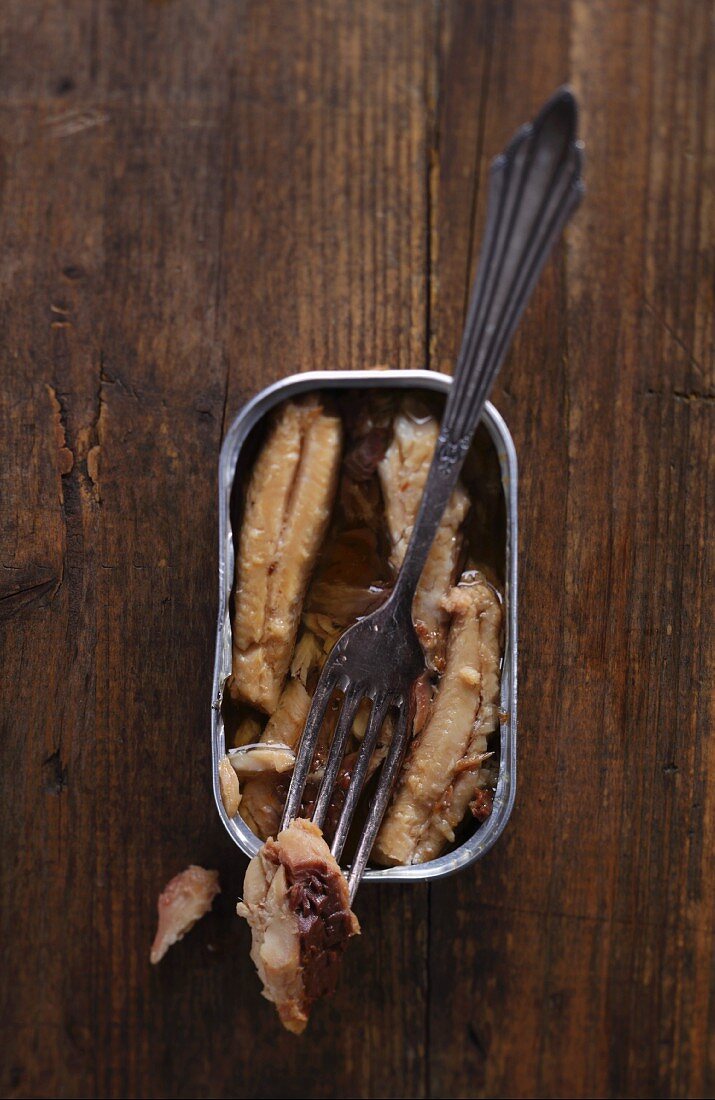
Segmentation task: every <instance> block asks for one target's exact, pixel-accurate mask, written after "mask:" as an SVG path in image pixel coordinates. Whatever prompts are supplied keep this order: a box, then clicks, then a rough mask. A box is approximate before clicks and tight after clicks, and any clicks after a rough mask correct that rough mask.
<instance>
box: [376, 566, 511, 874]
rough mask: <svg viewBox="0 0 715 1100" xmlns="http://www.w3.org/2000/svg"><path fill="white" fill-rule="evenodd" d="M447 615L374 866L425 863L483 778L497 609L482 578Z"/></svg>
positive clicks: (452, 596)
mask: <svg viewBox="0 0 715 1100" xmlns="http://www.w3.org/2000/svg"><path fill="white" fill-rule="evenodd" d="M444 607H445V610H446V612H447V613H448V614H451V616H452V619H451V624H450V630H449V636H448V640H447V661H446V668H445V671H444V673H443V675H442V678H441V680H440V682H439V686H438V688H437V693H436V696H435V698H434V701H433V703H432V708H431V711H430V715H429V718H428V720H427V723H426V725H425V727H424V729H423V731H422V733H421V734H420V735H418V736H417V738H416V739H415V741H414V743H413V747H412V749H411V751H410V754H409V757H408V759H407V761H406V763H405V766H404V768H403V771H402V775H401V778H400V784H399V787H398V789H397V791H396V793H395V796H394V798H393V801H392V803H391V805H390V807H389V808H388V811H387V814H386V815H385V820H384V822H383V824H382V828H381V829H380V832H379V834H378V837H377V841H376V842H375V847H374V849H373V853H372V856H373V859H375V860H376V861H377V862H378V863H383V864H387V865H393V864H398V863H424V862H426V861H427V860H429V859H434V858H435V857H436V856H438V855H439V853H440V852H441V851H442V850H443V848H444V847H445V846H446V844H447V843H448V842H449V841H451V840H453V839H454V829H455V828H456V827H457V825H458V824H459V823H460V821H461V820H462V818H463V817H464V815H465V814H466V812H467V809H468V806H469V802H470V800H471V799H473V798H474V797H475V794H476V791H477V789H478V788H479V786H480V784H482V785H483V784H484V782H485V777H486V775H488V773H485V774H482V771H483V769H482V767H481V765H482V764H483V763H484V761H485V760H486V759H487V758H488V757H489V755H491V754H489V753H488V752H487V734H489V733H491V732H492V730H494V729H496V727H497V724H498V720H499V710H498V708H499V682H500V658H501V630H502V610H501V605H500V603H499V599H498V597H497V595H496V593H495V592H494V590H493V589H492V588H491V586H490V585H488V584H487V582H486V581H485V580H484V578H483V577H482V576H481V574H478V573H470V574H465V576H464V577H463V578H462V582H461V583H460V584H459V585H458V586H457V587H456V588H453V589H452V590H451V592H450V593H449V595H448V597H447V598H446V599H445V601H444Z"/></svg>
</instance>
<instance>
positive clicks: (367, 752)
mask: <svg viewBox="0 0 715 1100" xmlns="http://www.w3.org/2000/svg"><path fill="white" fill-rule="evenodd" d="M576 123H577V109H576V101H575V99H574V97H573V95H572V93H571V92H570V91H569V90H568V89H567V88H561V89H559V91H557V92H556V94H555V95H554V96H553V97H552V98H551V99H550V100H549V101H548V102H547V103H546V104H545V106H544V107H543V108H542V110H541V111H540V112H539V114H538V115H537V116H536V118H535V119H534V121H533V122H532V123H530V124H528V125H526V126H523V127H522V128H521V129H520V130H519V131H517V133H516V134H515V136H514V137H513V139H512V141H511V142H510V143H509V145H508V146H507V148H506V149H505V150H504V152H503V153H502V154H501V155H500V156H499V157H497V158H496V159H495V160H494V161H493V163H492V166H491V172H490V184H489V198H488V204H487V219H486V227H485V235H484V245H483V248H482V253H481V256H480V261H479V268H478V271H477V275H476V278H475V281H474V286H473V288H472V295H471V299H470V303H469V309H468V312H467V321H466V326H465V331H464V336H463V338H462V346H461V348H460V352H459V358H458V360H457V365H456V368H455V371H454V379H453V382H452V386H451V389H450V392H449V397H448V399H447V403H446V406H445V410H444V416H443V418H442V424H441V428H440V434H439V438H438V440H437V444H436V446H435V452H434V457H433V459H432V464H431V466H430V469H429V473H428V476H427V482H426V485H425V490H424V494H423V497H422V501H421V504H420V510H419V513H418V515H417V519H416V522H415V525H414V528H413V530H412V535H411V538H410V543H409V546H408V548H407V553H406V554H405V558H404V561H403V563H402V568H401V569H400V572H399V575H398V577H397V580H396V582H395V587H394V588H393V590H392V593H391V595H390V597H389V598H388V600H387V601H386V602H385V603H384V604H383V605H382V606H381V607H380V608H378V610H377V611H374V612H373V613H372V614H371V615H368V616H366V617H365V618H364V619H361V620H360V621H359V622H357V623H355V625H354V626H351V627H350V628H349V629H348V630H346V631H345V633H344V634H343V635H342V637H341V638H340V639H339V640H338V642H337V643H336V644H335V646H334V647H333V649H332V651H331V653H330V655H329V657H328V659H327V661H326V663H325V665H324V667H323V671H322V673H321V675H320V679H319V681H318V685H317V688H316V691H315V695H314V696H313V700H312V704H311V707H310V713H309V715H308V719H307V722H306V724H305V729H304V731H303V737H302V740H301V743H300V748H299V751H298V755H297V757H296V762H295V767H294V769H293V776H292V779H291V783H290V787H289V790H288V796H287V799H286V803H285V808H284V811H283V820H282V825H281V827H282V828H284V827H285V826H286V825H287V824H288V823H289V822H290V821H292V820H293V818H294V817H296V816H297V815H298V813H299V811H300V806H301V802H302V799H303V793H304V790H305V783H306V779H307V776H308V772H309V771H310V767H311V763H312V760H313V755H314V752H315V747H316V742H317V739H318V735H319V733H320V729H321V726H322V723H323V719H324V717H325V712H326V709H327V706H328V703H329V702H330V700H331V698H332V696H333V694H334V693H335V692H337V691H340V692H343V694H344V698H343V703H342V709H341V711H340V716H339V718H338V722H337V726H336V728H335V733H334V736H333V740H332V743H331V746H330V751H329V754H328V759H327V763H326V766H325V772H324V776H323V779H322V782H321V784H320V787H319V790H318V795H317V800H316V802H315V808H314V810H313V815H312V819H313V821H314V822H315V824H316V825H318V826H319V827H320V828H322V827H323V826H324V823H325V817H326V813H327V811H328V808H329V806H330V802H331V799H332V796H333V790H334V787H335V783H336V780H337V777H338V773H339V770H340V764H341V762H342V759H343V755H344V752H345V747H346V745H347V741H348V738H349V736H350V731H351V729H352V724H353V719H354V718H355V715H356V713H357V709H358V707H359V706H360V703H361V701H362V700H363V699H366V698H367V699H369V700H370V701H371V702H372V708H371V711H370V716H369V719H368V724H367V729H366V732H365V736H364V738H363V741H362V744H361V746H360V749H359V750H358V755H357V760H356V763H355V768H354V770H353V774H352V777H351V780H350V784H349V786H348V789H347V793H346V797H345V802H344V805H343V807H342V811H341V814H340V817H339V820H338V824H337V828H336V831H335V835H334V838H333V841H332V845H331V851H332V853H333V855H334V856H335V858H336V859H337V860H338V861H339V860H340V857H341V855H342V852H343V848H344V846H345V841H346V839H347V835H348V831H349V829H350V826H351V823H352V821H353V818H354V815H355V810H356V807H357V803H358V800H359V798H360V795H361V793H362V789H363V786H364V783H365V778H366V775H367V771H368V766H369V763H370V757H371V755H372V753H373V751H374V748H375V745H376V743H377V739H378V735H379V733H380V729H381V728H382V725H383V722H384V721H385V718H386V717H387V715H388V713H389V712H390V711H394V712H396V721H395V727H394V731H393V735H392V740H391V742H390V746H389V750H388V753H387V757H386V759H385V761H384V763H383V765H382V770H381V772H380V775H379V779H378V782H377V786H376V789H375V794H374V797H373V799H372V801H371V803H370V806H369V809H368V812H367V817H366V820H365V822H364V824H363V827H362V830H361V833H360V837H359V840H358V843H357V849H356V852H355V856H354V859H353V861H352V865H351V867H350V872H349V876H348V886H349V891H350V899H351V901H352V899H353V898H354V896H355V892H356V890H357V887H358V885H359V882H360V879H361V877H362V874H363V871H364V869H365V865H366V863H367V861H368V858H369V856H370V851H371V849H372V846H373V843H374V841H375V837H376V836H377V832H378V829H379V827H380V823H381V822H382V819H383V816H384V814H385V810H386V809H387V804H388V801H389V799H390V795H391V792H392V788H393V786H394V783H395V780H396V778H397V774H398V771H399V768H400V765H401V762H402V757H403V755H404V751H405V748H406V745H407V741H408V739H409V735H410V730H411V726H412V710H413V703H412V695H413V692H412V689H413V685H414V683H415V681H416V679H417V678H418V677H419V676H420V675H421V674H422V673H423V672H424V669H425V660H424V655H423V652H422V647H421V645H420V642H419V639H418V637H417V634H416V633H415V629H414V626H413V623H412V601H413V598H414V595H415V590H416V588H417V584H418V581H419V579H420V575H421V573H422V570H423V568H424V564H425V561H426V560H427V555H428V553H429V550H430V547H431V546H432V542H433V540H434V537H435V534H436V532H437V529H438V527H439V523H440V521H441V519H442V513H443V512H444V509H445V507H446V505H447V502H448V500H449V498H450V496H451V494H452V491H453V489H454V487H455V485H456V483H457V479H458V477H459V474H460V471H461V468H462V463H463V462H464V458H465V455H466V453H467V451H468V450H469V446H470V444H471V442H472V438H473V436H474V432H475V430H476V427H477V424H478V423H479V418H480V416H481V412H482V409H483V407H484V402H485V401H486V399H487V395H488V393H489V391H490V389H491V387H492V383H493V382H494V379H495V377H496V375H497V372H498V371H499V368H500V367H501V365H502V362H503V361H504V357H505V355H506V352H507V350H508V348H509V345H510V342H511V338H512V336H513V334H514V331H515V329H516V326H517V324H518V322H519V319H520V318H521V315H522V313H523V311H524V308H525V306H526V303H527V301H528V300H529V297H530V295H531V292H532V290H533V288H534V284H535V283H536V280H537V278H538V276H539V274H540V272H541V270H542V268H543V266H544V264H545V262H546V259H547V257H548V255H549V252H550V251H551V247H552V245H553V244H554V242H555V240H556V239H557V237H558V235H559V233H560V232H561V230H562V228H563V227H564V225H565V224H566V222H567V220H568V218H569V217H570V215H571V214H572V213H573V211H574V209H575V208H576V206H577V205H578V203H579V201H580V199H581V196H582V194H583V184H582V181H581V159H582V157H581V146H580V144H579V143H578V142H577V140H576Z"/></svg>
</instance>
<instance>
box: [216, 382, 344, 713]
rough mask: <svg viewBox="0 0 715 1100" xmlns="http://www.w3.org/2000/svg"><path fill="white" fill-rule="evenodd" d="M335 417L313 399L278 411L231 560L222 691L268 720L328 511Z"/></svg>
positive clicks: (337, 432) (336, 454)
mask: <svg viewBox="0 0 715 1100" xmlns="http://www.w3.org/2000/svg"><path fill="white" fill-rule="evenodd" d="M341 446H342V425H341V421H340V418H339V417H337V416H331V415H329V414H327V413H326V412H325V411H324V409H323V406H322V405H321V404H320V403H319V402H318V401H317V400H316V399H306V400H304V401H300V402H298V401H289V402H287V403H286V404H285V405H283V406H282V408H281V409H280V410H279V412H278V415H277V417H276V420H275V422H274V425H273V429H272V431H271V433H270V435H269V437H268V439H267V440H266V443H265V444H264V446H263V449H262V450H261V452H260V454H259V456H258V459H257V461H256V464H255V467H254V469H253V473H252V476H251V480H250V484H249V487H248V494H247V498H246V506H245V513H244V517H243V523H242V526H241V536H240V541H239V548H238V554H237V556H236V600H235V613H234V619H233V668H232V677H231V680H230V681H229V691H230V693H231V698H232V699H233V700H234V702H241V701H243V702H246V703H250V704H251V705H252V706H255V707H257V708H259V709H260V710H262V711H264V712H265V713H266V714H272V713H273V711H274V710H275V708H276V706H277V704H278V700H279V697H280V693H281V689H282V687H283V682H284V680H285V678H286V674H287V672H288V668H289V666H290V662H291V656H292V653H293V646H294V643H295V639H296V634H297V632H298V625H299V622H300V615H301V610H302V604H303V599H304V596H305V591H306V588H307V585H308V581H309V579H310V574H311V572H312V570H313V566H314V565H315V560H316V557H317V555H318V551H319V549H320V546H321V543H322V541H323V536H324V534H325V530H326V527H327V524H328V520H329V518H330V512H331V509H332V507H333V501H334V498H335V492H336V488H337V481H338V466H339V462H340V452H341Z"/></svg>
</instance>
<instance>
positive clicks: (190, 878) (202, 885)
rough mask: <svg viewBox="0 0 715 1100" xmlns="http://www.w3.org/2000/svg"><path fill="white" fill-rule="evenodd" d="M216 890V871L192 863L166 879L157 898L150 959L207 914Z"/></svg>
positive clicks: (155, 959) (160, 954)
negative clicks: (155, 923) (157, 914)
mask: <svg viewBox="0 0 715 1100" xmlns="http://www.w3.org/2000/svg"><path fill="white" fill-rule="evenodd" d="M220 893H221V887H220V886H219V882H218V871H207V870H206V868H205V867H197V866H196V864H193V863H192V864H191V866H189V867H187V868H186V870H185V871H182V872H181V873H180V874H178V875H175V876H174V878H172V879H171V881H170V882H167V884H166V886H165V887H164V889H163V890H162V892H161V893H160V894H159V900H158V901H157V910H158V913H159V924H158V926H157V929H156V936H155V937H154V942H153V944H152V945H151V953H150V955H149V959H150V961H151V962H152V963H158V962H159V960H160V959H162V958H163V957H164V955H165V954H166V952H167V951H168V950H169V948H170V947H171V946H172V945H173V944H175V943H177V942H178V940H180V939H183V937H184V936H185V935H186V933H187V932H188V931H190V929H192V928H193V927H194V925H195V924H196V922H197V921H198V920H200V919H201V917H203V916H204V915H205V914H206V913H208V911H209V909H210V908H211V906H212V904H213V900H214V898H215V897H216V895H217V894H220Z"/></svg>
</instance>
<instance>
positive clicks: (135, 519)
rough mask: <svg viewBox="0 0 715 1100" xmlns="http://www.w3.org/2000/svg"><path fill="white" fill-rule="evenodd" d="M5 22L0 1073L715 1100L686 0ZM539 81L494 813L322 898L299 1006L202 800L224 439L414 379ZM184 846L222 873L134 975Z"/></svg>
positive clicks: (29, 1)
mask: <svg viewBox="0 0 715 1100" xmlns="http://www.w3.org/2000/svg"><path fill="white" fill-rule="evenodd" d="M0 20H1V23H2V33H1V34H0V54H1V63H0V154H1V158H2V163H1V169H2V170H1V173H0V186H1V187H2V229H1V231H0V232H1V241H0V280H1V286H2V294H1V296H0V315H1V318H2V353H1V354H2V359H1V362H2V386H1V391H2V392H1V393H0V423H1V430H2V452H3V457H2V462H1V463H0V501H1V502H2V503H1V506H0V525H1V526H0V549H1V555H0V586H1V587H0V626H1V628H2V642H1V650H2V669H3V677H2V737H1V741H0V754H1V755H0V780H1V782H2V797H1V799H0V826H1V828H0V832H1V835H2V844H3V855H2V862H1V865H0V912H1V915H2V919H1V923H0V945H1V947H0V950H1V951H2V966H1V971H2V980H1V982H0V1048H1V1053H0V1090H1V1091H2V1095H4V1096H12V1097H50V1096H52V1097H54V1096H57V1097H59V1096H63V1097H72V1096H78V1097H92V1096H101V1097H196V1096H199V1097H303V1096H308V1097H402V1096H408V1097H432V1096H434V1097H438V1096H450V1097H474V1096H485V1097H487V1096H494V1097H702V1096H708V1095H712V1094H713V1092H715V965H714V962H713V958H714V956H713V943H714V942H715V941H714V934H715V871H714V866H713V850H714V847H715V744H714V743H713V730H712V717H713V715H712V697H713V696H712V687H713V623H712V599H711V597H712V585H711V584H710V586H708V579H709V578H710V580H711V578H712V564H713V563H712V541H709V537H708V536H709V533H710V536H712V532H711V530H710V532H709V526H711V525H710V524H709V517H710V516H711V515H712V512H713V479H712V472H713V469H712V467H713V461H712V448H713V415H714V404H713V374H712V366H713V325H714V316H715V308H714V307H715V301H714V294H713V274H714V271H713V268H714V263H713V255H714V252H713V249H714V247H715V197H714V194H713V186H714V173H715V100H714V95H713V91H714V85H715V66H714V65H713V63H712V62H713V56H714V53H715V36H714V34H713V5H712V4H711V3H710V2H709V0H641V2H638V0H630V2H629V0H581V2H579V0H573V2H568V0H562V2H557V0H511V2H496V0H495V2H489V0H481V2H477V0H475V2H461V3H459V2H448V0H445V2H443V3H439V2H421V0H404V2H389V0H388V2H365V3H357V2H356V3H347V2H330V3H328V2H326V3H288V2H284V3H280V2H275V3H266V2H263V3H247V2H238V0H236V2H231V0H215V2H209V0H186V2H183V0H173V2H172V0H166V2H150V0H146V2H144V0H116V2H113V0H96V2H91V0H71V2H60V0H57V2H55V3H51V2H49V3H41V2H39V0H5V2H4V3H3V4H2V7H1V10H0ZM564 80H569V81H571V82H572V84H573V85H574V87H575V89H576V91H577V93H578V94H579V96H580V99H581V104H582V132H583V137H584V139H585V141H586V144H587V153H588V160H587V183H588V189H589V190H588V199H587V202H586V204H585V205H584V207H583V208H582V210H581V212H580V214H579V215H578V218H577V219H576V221H575V222H574V224H573V225H572V227H571V228H570V229H569V231H568V234H567V238H566V241H565V244H564V245H563V246H562V247H560V249H559V251H558V254H557V256H556V259H555V261H554V262H553V263H552V265H551V266H550V267H549V269H548V271H547V272H546V274H545V276H544V277H543V279H542V281H541V283H540V285H539V288H538V290H537V293H536V296H535V299H534V302H533V304H532V306H531V308H530V309H529V311H528V314H527V316H526V318H525V320H524V323H523V325H522V327H521V330H520V332H519V335H518V338H517V341H516V344H515V348H514V350H513V353H512V354H511V357H510V360H509V363H508V365H507V367H506V368H505V370H504V372H503V376H502V380H501V382H500V384H499V386H498V390H497V393H496V397H495V400H496V403H497V405H498V407H499V408H500V409H501V411H502V412H503V413H504V415H505V416H506V418H507V420H508V422H509V424H510V427H511V430H512V432H513V434H514V438H515V441H516V445H517V449H518V452H519V456H520V463H521V493H520V522H521V547H520V570H521V605H520V631H519V634H520V637H519V640H520V647H521V666H520V676H521V681H520V770H519V784H518V797H517V806H516V809H515V811H514V815H513V818H512V821H511V823H510V825H509V828H508V830H507V832H506V834H505V835H504V837H503V840H502V841H501V842H500V843H499V845H498V846H497V848H496V849H495V850H493V851H492V852H491V853H490V855H489V856H488V857H487V858H486V859H484V861H483V862H482V863H480V864H479V865H478V866H477V867H475V868H473V869H471V870H469V871H467V872H466V873H464V874H462V875H461V876H459V877H457V878H455V879H453V880H448V881H446V882H444V883H441V884H439V885H435V886H433V887H431V888H427V887H424V886H422V887H417V888H409V889H407V888H404V889H397V888H394V887H392V888H384V889H380V890H377V889H375V888H367V887H366V888H365V889H364V891H363V892H361V895H360V897H359V901H358V906H357V909H358V913H359V916H360V919H361V921H362V924H363V929H364V934H363V937H362V939H361V941H360V942H358V943H356V944H355V945H354V946H353V947H352V948H351V950H350V952H349V954H348V956H347V958H346V965H345V972H344V976H343V981H342V985H341V987H340V990H339V992H338V994H337V995H336V996H335V998H334V999H333V1000H332V1002H330V1003H329V1004H325V1005H324V1006H323V1007H322V1008H321V1009H320V1010H319V1011H317V1012H316V1014H315V1018H314V1020H313V1022H312V1023H311V1026H310V1029H309V1031H308V1032H307V1033H306V1035H305V1036H304V1037H303V1038H302V1039H300V1040H297V1039H295V1038H294V1037H292V1036H290V1035H287V1034H285V1033H283V1032H282V1031H281V1030H280V1028H279V1026H278V1024H277V1022H276V1020H275V1018H274V1016H273V1013H272V1011H271V1009H270V1007H269V1006H268V1005H267V1004H266V1003H265V1002H263V1001H262V1000H261V998H260V996H259V993H258V985H257V981H256V978H255V976H254V974H253V972H252V967H251V964H250V962H249V959H248V952H247V949H248V936H247V930H246V928H245V927H243V926H242V924H241V923H239V922H238V920H237V919H236V918H235V916H233V906H234V904H235V900H236V896H237V895H238V893H239V891H240V885H241V880H242V873H243V870H244V866H245V863H244V861H243V858H242V857H241V856H240V855H238V854H237V851H236V850H235V849H234V847H233V846H232V844H231V842H230V841H229V839H228V838H227V837H226V835H225V833H224V832H223V829H222V827H221V825H220V823H219V821H218V819H217V816H216V813H215V810H214V808H213V802H212V796H211V790H210V765H209V740H208V729H209V704H210V683H211V668H212V657H213V653H212V647H213V634H214V622H215V615H216V550H217V546H216V492H215V485H216V465H217V458H218V451H219V447H220V443H221V438H222V433H223V432H224V430H225V427H226V425H227V424H228V423H229V422H230V419H231V418H232V417H233V415H234V414H235V413H236V412H237V411H238V409H239V408H240V406H241V404H242V402H243V401H245V399H246V398H247V397H248V396H249V395H251V394H252V393H254V392H255V391H256V390H257V389H258V388H260V387H261V386H263V385H265V384H266V383H267V382H269V381H271V380H273V379H276V378H279V377H280V376H281V375H284V374H286V373H290V372H293V371H295V370H300V369H305V368H309V367H325V368H331V367H341V368H345V367H351V368H357V367H362V366H368V365H374V364H377V363H381V364H388V365H389V366H391V367H394V368H404V367H417V366H423V365H425V364H429V365H430V366H432V367H435V368H439V369H445V370H449V369H450V368H451V364H452V362H453V360H454V356H455V351H456V347H457V342H458V339H459V334H460V326H461V323H462V317H463V312H464V304H465V296H466V293H467V289H468V285H469V281H470V274H471V272H472V270H473V268H474V264H475V260H476V256H477V253H478V247H479V237H480V227H481V224H482V221H483V214H484V180H485V171H486V167H487V165H488V162H489V159H490V158H491V156H492V155H493V154H495V153H496V152H497V151H498V150H499V149H500V148H501V147H502V146H503V144H504V142H505V140H506V139H507V138H508V137H509V136H510V134H511V132H512V130H513V129H514V128H515V126H516V125H517V124H519V123H520V122H522V121H524V120H525V118H527V117H528V116H530V115H531V114H532V113H533V112H534V110H535V109H536V108H537V107H538V106H539V105H540V103H541V101H542V100H543V99H544V98H545V97H546V96H547V95H548V94H549V93H550V92H551V91H552V90H553V88H554V87H555V86H556V85H558V84H559V83H561V82H562V81H564ZM192 861H194V862H200V863H204V864H205V865H206V866H211V867H218V868H219V869H220V872H221V877H222V883H223V894H222V896H221V898H220V899H219V901H218V903H217V904H216V906H215V910H214V912H213V913H212V914H211V915H210V916H209V917H207V918H206V919H205V920H204V921H203V922H202V923H201V924H200V925H199V926H198V927H197V928H196V929H195V931H193V932H192V933H191V934H190V936H189V937H188V938H187V939H186V940H185V941H184V942H183V943H182V944H181V945H179V946H178V947H177V948H174V949H173V950H172V951H171V952H170V954H169V955H168V956H167V958H166V960H165V961H164V962H163V963H162V964H161V965H160V966H159V967H158V968H156V969H153V968H150V966H149V963H148V947H149V943H150V941H151V938H152V936H153V931H154V921H155V900H156V895H157V893H158V891H159V890H160V889H161V887H162V886H163V884H164V883H165V881H166V880H167V879H168V878H169V877H170V876H171V875H173V874H175V873H176V872H177V871H178V870H180V869H181V868H182V867H184V866H185V865H186V864H187V863H189V862H192Z"/></svg>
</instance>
